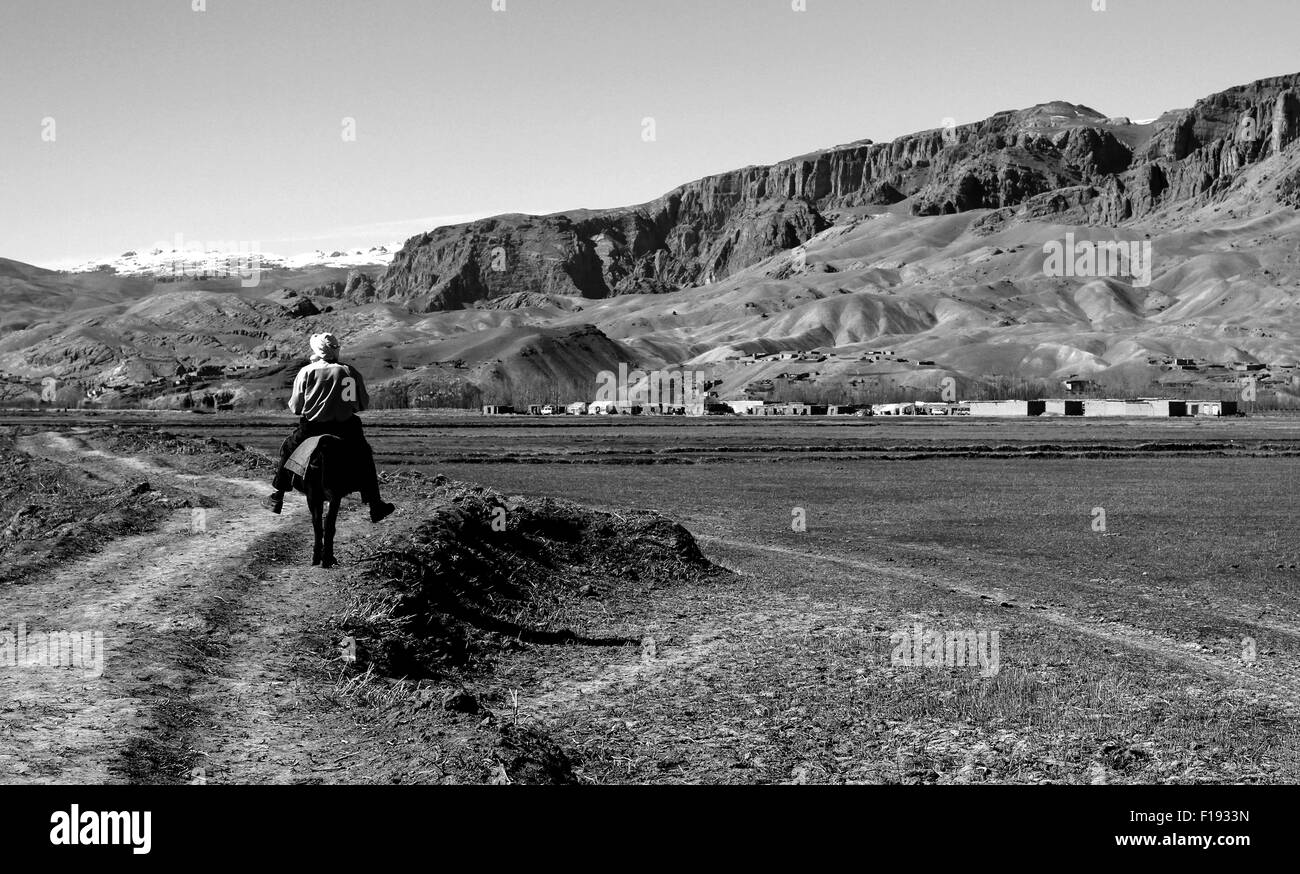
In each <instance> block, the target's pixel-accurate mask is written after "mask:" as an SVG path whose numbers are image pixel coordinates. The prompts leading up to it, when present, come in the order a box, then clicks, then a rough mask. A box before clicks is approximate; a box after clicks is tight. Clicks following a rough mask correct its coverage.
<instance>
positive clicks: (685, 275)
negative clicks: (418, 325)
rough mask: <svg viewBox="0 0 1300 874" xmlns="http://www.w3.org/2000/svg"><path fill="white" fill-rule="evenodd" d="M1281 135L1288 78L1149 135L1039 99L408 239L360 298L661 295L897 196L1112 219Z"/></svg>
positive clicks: (430, 307)
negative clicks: (642, 196)
mask: <svg viewBox="0 0 1300 874" xmlns="http://www.w3.org/2000/svg"><path fill="white" fill-rule="evenodd" d="M1297 136H1300V74H1295V75H1291V76H1284V77H1277V78H1273V79H1264V80H1260V81H1258V82H1255V83H1252V84H1250V85H1244V86H1240V87H1237V88H1232V89H1229V90H1227V91H1224V92H1221V93H1219V94H1215V95H1212V96H1210V97H1207V98H1205V99H1203V100H1201V101H1199V102H1198V103H1197V104H1196V105H1195V106H1194V107H1192V108H1191V109H1189V110H1185V111H1179V112H1172V113H1167V114H1166V115H1165V116H1163V117H1162V118H1161V119H1159V120H1158V121H1156V122H1154V123H1152V124H1148V125H1135V124H1133V123H1131V122H1130V121H1129V120H1128V119H1123V118H1120V119H1108V118H1106V117H1105V116H1103V115H1101V114H1100V113H1098V112H1096V111H1094V110H1092V109H1089V108H1088V107H1084V106H1076V105H1073V104H1069V103H1047V104H1042V105H1040V106H1036V107H1033V108H1031V109H1028V110H1024V111H1020V112H1004V113H999V114H997V115H995V116H993V117H992V118H989V119H986V120H985V121H982V122H979V123H976V124H972V125H966V126H963V127H960V128H953V129H949V130H935V131H928V132H923V133H919V134H914V135H911V136H906V137H901V138H899V139H897V140H894V141H893V142H890V143H883V144H877V143H872V142H870V141H863V142H859V143H852V144H849V145H847V146H841V147H837V148H834V149H828V150H825V151H821V152H816V153H813V154H811V155H805V156H801V157H798V158H792V159H790V160H788V161H783V162H781V163H779V164H774V165H772V166H769V167H747V168H745V169H742V170H736V171H733V172H730V173H725V174H722V175H719V176H712V177H708V178H706V179H701V180H698V181H696V182H691V183H689V184H687V185H683V186H681V187H680V188H677V189H675V190H674V191H671V192H669V193H668V194H666V195H664V196H663V197H661V198H659V199H658V200H656V201H652V202H651V203H647V204H643V205H641V206H636V207H628V208H625V209H616V210H608V211H603V212H575V213H562V214H557V215H552V216H543V217H536V216H518V215H515V216H500V217H497V218H493V219H486V220H483V221H479V222H473V223H470V224H465V225H458V226H455V227H446V228H438V229H436V230H434V231H430V232H428V233H426V234H423V235H421V236H418V237H414V238H412V239H411V240H408V241H407V243H406V245H405V246H404V247H403V248H402V250H401V251H400V252H399V253H398V254H397V255H396V257H395V258H394V259H393V262H392V264H391V265H390V266H389V268H388V270H387V272H386V273H385V274H384V276H383V277H382V278H381V280H380V281H379V283H378V285H377V286H376V288H375V290H374V295H375V297H376V298H378V299H387V300H399V301H401V302H403V303H405V304H407V305H410V306H412V307H413V308H415V309H417V310H420V311H436V310H450V309H459V308H463V307H465V306H467V305H471V304H475V303H477V302H479V301H487V300H495V299H497V298H501V297H507V296H510V295H517V294H545V295H562V296H570V297H581V298H604V297H609V296H613V295H619V294H629V293H656V292H665V291H675V290H677V289H680V288H683V287H688V286H692V285H698V284H702V283H708V282H712V281H715V280H718V279H722V278H725V277H726V276H728V275H730V274H731V273H734V272H736V271H737V270H740V269H743V268H745V267H748V266H750V265H752V264H754V263H757V262H758V261H760V260H762V259H764V258H767V257H770V256H771V255H774V254H776V253H778V252H781V251H784V250H787V249H790V248H793V247H795V246H798V245H800V244H801V243H803V242H805V241H806V240H808V239H810V238H811V237H813V236H815V235H816V234H818V233H820V232H821V231H822V230H825V229H826V228H827V227H829V226H830V225H831V224H832V217H833V216H834V214H835V213H836V211H838V210H843V209H848V208H852V207H860V206H866V205H888V204H893V203H897V202H899V201H902V200H907V199H910V200H911V209H912V211H913V212H914V213H915V214H917V215H923V216H924V215H940V214H947V213H957V212H966V211H968V210H973V209H995V210H1010V211H1011V212H1009V213H1008V214H1004V215H1002V216H1000V217H995V218H996V219H997V220H1006V219H1007V218H1009V217H1010V216H1013V215H1014V216H1018V217H1019V218H1027V219H1030V220H1033V219H1044V220H1046V219H1050V220H1053V221H1070V222H1077V223H1080V224H1097V225H1116V224H1120V223H1123V222H1126V221H1131V220H1136V219H1141V218H1142V217H1144V216H1148V215H1151V214H1152V213H1154V212H1157V211H1159V210H1161V209H1164V208H1166V207H1167V206H1169V205H1170V204H1173V203H1179V202H1197V201H1203V200H1206V199H1213V198H1214V197H1216V196H1218V195H1220V194H1222V193H1224V192H1226V191H1227V190H1228V189H1229V188H1230V187H1231V186H1232V185H1233V183H1234V182H1235V181H1237V180H1238V178H1239V174H1240V173H1241V171H1242V170H1243V169H1244V168H1246V167H1248V166H1249V165H1251V164H1253V163H1255V162H1258V161H1260V160H1262V159H1264V158H1266V157H1268V156H1270V155H1273V154H1277V153H1279V152H1281V151H1282V150H1283V149H1285V148H1286V147H1287V146H1289V145H1290V144H1291V143H1292V142H1294V141H1295V140H1296V138H1297ZM1288 185H1289V187H1287V186H1288ZM1280 186H1281V187H1279V191H1280V192H1282V194H1281V196H1282V198H1283V199H1284V200H1285V198H1286V197H1288V196H1289V197H1292V198H1295V197H1296V196H1297V195H1296V194H1295V190H1296V185H1295V184H1294V180H1293V181H1292V182H1291V183H1287V182H1286V181H1285V180H1283V182H1282V183H1280ZM1284 188H1285V191H1283V189H1284ZM366 292H367V293H369V289H366Z"/></svg>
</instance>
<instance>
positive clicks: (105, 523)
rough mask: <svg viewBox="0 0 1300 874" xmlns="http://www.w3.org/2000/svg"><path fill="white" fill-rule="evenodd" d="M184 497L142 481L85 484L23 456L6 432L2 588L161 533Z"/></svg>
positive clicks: (1, 471)
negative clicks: (124, 540) (112, 544)
mask: <svg viewBox="0 0 1300 874" xmlns="http://www.w3.org/2000/svg"><path fill="white" fill-rule="evenodd" d="M188 505H189V504H188V502H187V501H186V500H185V498H183V497H181V496H179V495H177V494H175V493H174V492H170V491H168V490H157V489H154V488H152V487H151V486H150V484H149V483H148V482H147V481H145V480H144V479H143V478H142V479H141V480H140V481H139V482H135V483H129V484H125V485H111V484H108V483H102V482H95V481H93V480H87V478H86V477H84V476H81V475H79V473H78V472H76V471H75V470H74V469H72V468H69V467H67V466H65V465H62V464H58V463H56V462H54V461H51V460H48V459H45V458H38V457H36V456H32V455H28V454H27V453H25V452H23V451H22V450H21V449H20V448H19V447H18V445H17V442H16V441H15V439H14V438H13V437H11V436H7V435H0V561H2V562H3V565H2V566H0V583H4V582H10V581H13V580H17V579H20V578H22V577H24V576H26V575H29V574H32V573H34V572H36V571H38V570H40V569H41V568H44V567H47V566H48V565H49V564H51V563H53V562H57V561H63V560H67V559H70V558H75V557H77V556H79V555H85V554H87V553H90V552H94V551H95V550H96V549H98V548H99V546H100V545H101V544H103V543H107V542H109V541H111V540H113V539H115V538H118V537H124V536H128V535H133V534H141V533H144V532H146V531H150V530H152V529H153V528H155V527H156V526H157V525H158V524H159V523H160V522H161V521H162V520H164V519H166V518H167V516H168V515H169V514H170V513H171V512H172V511H174V510H175V509H177V508H178V507H184V506H188Z"/></svg>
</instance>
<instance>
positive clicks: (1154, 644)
mask: <svg viewBox="0 0 1300 874" xmlns="http://www.w3.org/2000/svg"><path fill="white" fill-rule="evenodd" d="M696 540H698V541H699V542H700V543H702V544H714V545H716V546H721V547H726V548H730V549H733V550H737V551H739V552H742V553H749V554H751V555H753V554H755V553H767V554H772V555H781V556H785V557H789V558H795V559H800V560H803V561H808V562H811V563H813V565H814V566H816V565H818V564H826V563H830V564H836V565H840V566H841V567H848V568H853V569H855V570H863V571H867V572H869V573H871V574H873V575H876V576H877V577H878V578H886V579H892V580H895V581H899V582H905V583H909V584H927V585H929V584H937V585H941V586H944V587H945V588H947V589H948V590H949V591H951V592H954V593H957V594H959V595H964V596H966V597H969V598H971V599H973V600H975V601H978V602H980V603H984V604H986V603H988V602H990V601H991V602H993V603H1002V602H1005V601H1008V600H1010V599H1009V598H1007V596H1006V594H1005V592H1001V591H998V590H981V589H978V588H975V587H973V586H970V585H967V584H965V583H961V582H958V581H956V580H953V579H951V578H949V577H945V576H942V575H940V574H939V573H937V572H934V571H925V572H922V571H910V570H903V569H901V568H897V567H888V566H886V565H883V564H877V563H873V562H867V561H862V560H860V559H852V558H847V557H844V556H838V555H834V554H833V553H827V552H818V553H814V552H805V551H803V550H798V549H792V548H790V547H785V546H774V545H769V544H762V543H753V542H750V541H744V540H737V539H734V538H729V537H717V536H713V535H704V534H697V535H696ZM765 569H766V568H765ZM1017 616H1018V617H1020V618H1023V619H1025V620H1026V621H1031V622H1032V621H1039V622H1045V623H1048V624H1050V625H1054V626H1057V627H1061V628H1065V629H1067V630H1068V631H1071V632H1073V633H1075V634H1077V635H1081V636H1085V637H1091V638H1094V639H1097V640H1101V641H1104V642H1106V643H1108V644H1111V645H1113V646H1118V647H1123V648H1126V649H1130V650H1136V651H1138V652H1142V653H1145V654H1147V655H1150V656H1153V657H1156V658H1159V659H1162V660H1164V661H1167V662H1172V663H1175V664H1178V665H1180V666H1181V667H1183V668H1185V669H1187V670H1190V671H1193V672H1196V673H1202V674H1210V675H1213V676H1217V677H1219V678H1222V679H1229V680H1235V681H1238V682H1241V683H1242V684H1244V685H1249V686H1254V687H1256V688H1260V689H1262V690H1263V691H1265V692H1266V693H1267V694H1270V695H1271V696H1273V697H1275V698H1277V699H1278V700H1279V701H1280V702H1281V703H1283V704H1284V705H1285V706H1287V707H1288V708H1290V709H1293V710H1300V671H1297V669H1296V668H1295V666H1291V665H1284V664H1281V663H1278V662H1272V663H1270V664H1269V665H1268V673H1264V665H1263V664H1262V663H1258V664H1256V665H1255V666H1252V667H1251V668H1246V667H1244V666H1242V665H1240V664H1236V663H1234V662H1232V661H1230V660H1228V659H1226V658H1220V657H1217V656H1214V655H1213V654H1206V653H1199V652H1193V651H1190V650H1189V649H1188V648H1187V647H1186V646H1184V644H1182V643H1179V642H1178V641H1175V640H1172V639H1170V638H1166V637H1161V636H1159V635H1157V634H1155V633H1154V632H1150V631H1147V630H1145V629H1141V628H1137V627H1135V626H1131V625H1127V624H1125V623H1122V622H1114V621H1109V622H1105V623H1095V622H1089V621H1087V620H1084V619H1081V618H1079V617H1077V616H1071V615H1069V614H1066V613H1062V612H1060V611H1058V610H1053V609H1050V608H1042V609H1039V608H1035V609H1020V610H1018V611H1017Z"/></svg>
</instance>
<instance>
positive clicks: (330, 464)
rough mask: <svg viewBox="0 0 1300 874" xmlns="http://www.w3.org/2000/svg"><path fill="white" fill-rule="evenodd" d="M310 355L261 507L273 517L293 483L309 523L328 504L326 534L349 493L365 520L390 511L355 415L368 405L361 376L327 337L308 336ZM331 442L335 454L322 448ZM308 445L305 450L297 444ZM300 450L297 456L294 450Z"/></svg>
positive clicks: (295, 389) (296, 384)
mask: <svg viewBox="0 0 1300 874" xmlns="http://www.w3.org/2000/svg"><path fill="white" fill-rule="evenodd" d="M311 351H312V355H311V363H310V364H308V365H307V366H306V367H304V368H303V369H302V370H300V371H298V377H297V379H295V380H294V382H293V394H292V395H290V397H289V411H290V412H292V413H294V414H296V415H298V416H300V417H301V418H300V419H299V420H298V424H297V426H296V427H295V428H294V430H293V432H292V433H291V434H290V435H289V436H288V437H287V438H285V441H284V445H283V446H281V447H280V467H279V469H278V470H277V471H276V474H275V479H274V481H273V485H274V486H275V491H274V492H272V493H271V495H270V496H269V497H268V498H267V499H266V506H267V508H268V509H270V511H271V512H272V513H279V512H280V510H281V509H282V508H283V505H284V493H285V492H287V491H289V490H291V489H293V488H294V486H295V479H297V485H298V487H299V488H301V489H302V490H303V491H304V493H306V495H307V503H308V505H309V506H311V507H312V516H313V521H316V519H315V517H316V516H317V515H318V509H319V506H320V503H321V499H322V498H324V499H327V500H329V502H330V504H331V507H330V518H329V520H328V523H329V526H328V527H329V528H330V529H331V531H330V533H331V534H332V533H333V532H332V529H333V527H334V526H333V517H334V515H335V514H336V513H337V502H338V501H339V500H341V499H342V497H343V496H344V495H346V494H347V493H348V492H350V491H357V492H360V493H361V500H363V501H365V502H366V503H367V504H369V505H370V521H371V522H379V521H381V520H383V519H385V518H386V517H388V515H389V514H391V513H392V512H393V511H394V510H395V509H396V507H394V506H393V505H392V504H389V503H385V502H384V500H383V499H382V498H380V496H379V477H378V474H377V473H376V472H375V457H374V454H373V453H372V452H371V450H370V444H369V443H367V442H366V437H365V434H364V433H363V432H362V430H361V419H360V417H358V416H357V413H359V412H362V411H364V410H365V409H366V408H367V407H368V406H369V404H370V397H369V395H367V394H366V384H365V381H364V380H363V379H362V378H361V372H360V371H359V370H357V369H356V368H355V367H353V366H352V365H350V364H343V363H341V362H340V361H339V341H338V338H336V337H335V336H334V335H333V334H316V335H315V336H313V337H312V338H311ZM331 438H338V442H339V447H338V449H339V450H341V451H329V449H328V447H330V446H333V445H334V444H335V441H333V440H331ZM309 441H310V442H311V443H312V445H311V446H310V447H308V446H305V445H303V444H306V443H308V442H309ZM300 448H301V449H302V450H303V452H297V451H298V450H299V449H300ZM295 453H297V457H295ZM303 456H308V457H306V458H304V457H303ZM327 456H328V457H327ZM309 462H310V467H309V466H308V463H309ZM318 528H319V526H318ZM318 540H319V531H318ZM330 540H333V538H332V537H331V538H330ZM330 547H331V548H332V543H331V544H330ZM330 558H331V559H332V555H331V556H330Z"/></svg>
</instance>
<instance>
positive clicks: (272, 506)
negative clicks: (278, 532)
mask: <svg viewBox="0 0 1300 874" xmlns="http://www.w3.org/2000/svg"><path fill="white" fill-rule="evenodd" d="M263 503H264V505H265V506H266V509H268V510H270V511H271V512H272V513H275V514H276V515H279V513H280V511H281V510H282V509H284V492H272V493H271V494H269V495H267V496H266V500H265V501H264V502H263Z"/></svg>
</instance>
